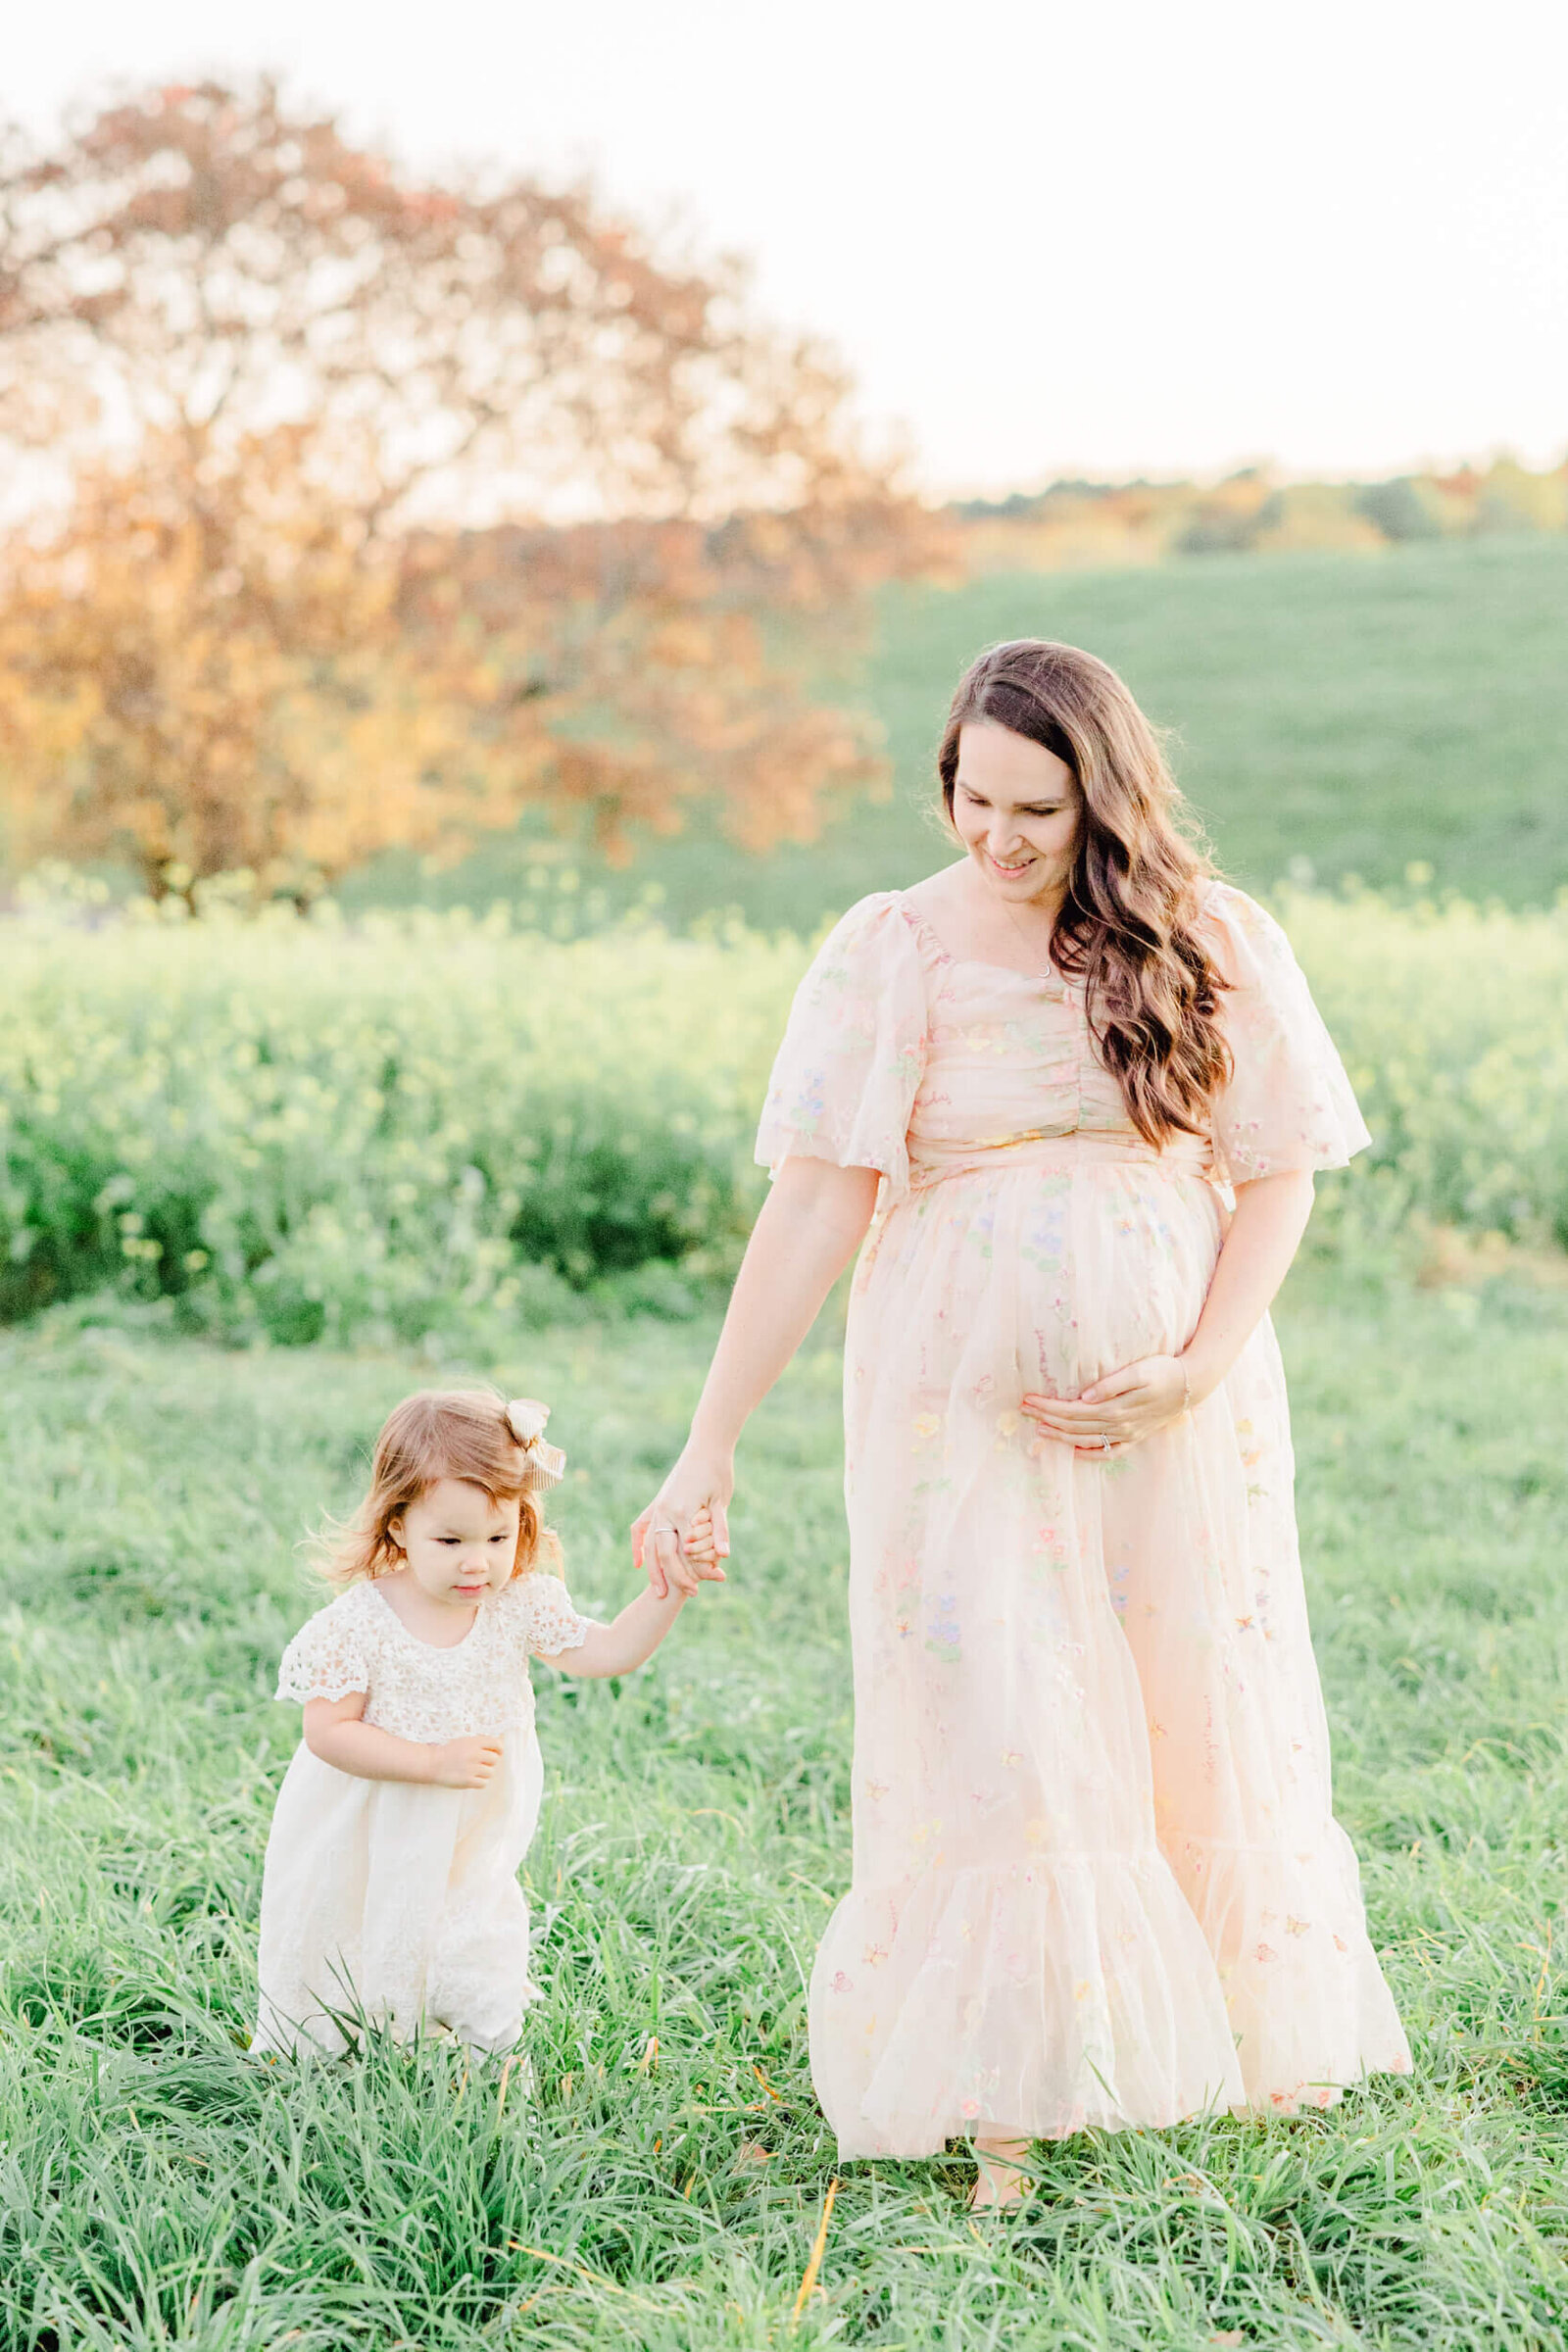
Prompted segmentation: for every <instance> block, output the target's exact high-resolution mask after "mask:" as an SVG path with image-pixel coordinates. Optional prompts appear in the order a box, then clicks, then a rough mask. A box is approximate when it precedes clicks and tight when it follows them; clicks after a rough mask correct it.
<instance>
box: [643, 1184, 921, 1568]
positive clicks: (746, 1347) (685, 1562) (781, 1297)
mask: <svg viewBox="0 0 1568 2352" xmlns="http://www.w3.org/2000/svg"><path fill="white" fill-rule="evenodd" d="M877 1181H878V1179H877V1172H876V1170H875V1169H874V1168H840V1167H836V1166H834V1165H833V1164H832V1162H831V1161H829V1160H825V1159H795V1158H791V1159H786V1160H785V1162H784V1165H783V1166H782V1167H781V1168H780V1170H779V1172H778V1176H777V1178H776V1179H775V1181H774V1183H773V1184H772V1186H771V1187H770V1189H769V1191H768V1196H767V1199H766V1200H765V1201H763V1203H762V1207H761V1213H760V1216H759V1217H758V1220H757V1223H756V1225H755V1226H754V1227H753V1228H752V1238H751V1240H750V1241H749V1242H748V1244H747V1246H746V1255H745V1257H744V1258H743V1259H742V1261H741V1270H740V1273H739V1274H738V1275H737V1276H736V1279H735V1289H734V1292H733V1293H732V1295H731V1298H730V1302H729V1311H728V1313H727V1314H726V1315H725V1317H724V1328H723V1330H722V1331H721V1332H720V1334H719V1340H718V1346H717V1348H715V1349H714V1351H713V1361H712V1363H711V1366H710V1369H709V1374H708V1378H707V1380H706V1382H705V1383H704V1385H703V1394H702V1397H701V1399H700V1401H699V1403H698V1407H697V1411H696V1413H695V1414H694V1415H693V1417H692V1428H691V1435H690V1437H689V1438H688V1439H687V1441H686V1445H685V1447H684V1448H683V1450H682V1452H681V1456H680V1459H679V1460H678V1461H677V1462H676V1464H675V1466H674V1468H673V1469H672V1470H671V1472H670V1474H669V1476H668V1477H667V1478H666V1479H665V1481H664V1483H663V1485H662V1487H661V1488H660V1490H659V1493H658V1495H656V1496H655V1497H654V1500H653V1501H652V1502H651V1503H650V1504H649V1506H648V1508H647V1510H645V1511H644V1512H643V1513H642V1514H641V1516H640V1517H639V1518H638V1520H637V1521H636V1524H635V1525H634V1527H633V1529H632V1543H633V1546H634V1548H635V1549H636V1551H637V1554H638V1557H639V1560H640V1561H641V1563H642V1564H643V1565H645V1566H646V1568H647V1570H648V1581H649V1585H650V1587H651V1588H652V1591H653V1593H655V1594H656V1595H658V1596H659V1597H660V1598H662V1597H663V1596H664V1595H665V1594H666V1593H668V1592H669V1591H670V1588H671V1587H673V1588H674V1589H675V1590H676V1591H677V1592H678V1593H695V1592H696V1590H697V1585H698V1581H699V1578H700V1577H702V1576H704V1575H707V1576H711V1575H712V1574H713V1573H714V1572H713V1570H712V1569H711V1568H704V1567H702V1566H701V1565H700V1564H696V1565H694V1563H693V1562H692V1561H690V1560H689V1559H687V1558H686V1557H685V1556H684V1554H683V1552H682V1549H681V1545H682V1543H683V1541H684V1539H685V1537H686V1535H687V1533H688V1531H689V1530H690V1529H691V1527H692V1526H693V1524H694V1523H695V1521H696V1518H697V1514H698V1512H699V1510H700V1509H701V1507H702V1505H703V1504H704V1503H705V1502H711V1504H712V1507H713V1536H714V1540H715V1542H716V1544H717V1545H718V1549H719V1557H720V1559H722V1558H723V1556H724V1554H725V1553H726V1552H727V1550H728V1548H729V1538H728V1534H727V1531H726V1529H725V1525H724V1505H725V1504H726V1503H727V1502H728V1500H729V1498H730V1495H732V1493H733V1492H734V1486H735V1470H734V1453H735V1444H736V1440H737V1439H738V1438H739V1436H740V1434H741V1431H742V1430H743V1429H744V1428H745V1426H746V1423H747V1421H748V1419H749V1418H750V1416H751V1414H752V1413H753V1412H754V1411H755V1410H756V1408H757V1406H758V1405H759V1404H760V1402H761V1400H762V1398H763V1397H765V1396H766V1395H767V1392H768V1390H769V1389H770V1388H771V1387H772V1386H773V1383H774V1382H775V1381H776V1380H777V1378H778V1376H779V1374H780V1373H781V1372H782V1371H783V1370H784V1367H785V1365H786V1364H787V1363H788V1362H789V1360H790V1358H791V1356H792V1355H793V1354H794V1353H795V1350H796V1348H799V1346H800V1344H801V1342H802V1341H803V1340H804V1339H805V1337H806V1335H807V1333H808V1332H809V1330H810V1328H811V1325H812V1324H813V1323H814V1322H815V1320H816V1318H817V1315H818V1313H819V1311H820V1309H821V1305H822V1301H823V1300H824V1299H826V1297H827V1295H828V1293H829V1291H830V1290H831V1289H832V1288H833V1285H834V1284H835V1282H837V1280H838V1278H839V1276H840V1275H841V1274H842V1273H843V1271H844V1269H845V1267H846V1266H847V1265H848V1264H849V1262H850V1260H851V1258H852V1257H853V1256H854V1255H855V1252H856V1251H857V1250H858V1248H859V1247H860V1244H861V1242H862V1241H863V1240H864V1239H865V1234H866V1228H867V1227H868V1226H869V1224H870V1222H871V1212H872V1210H873V1209H874V1208H875V1206H876V1188H877Z"/></svg>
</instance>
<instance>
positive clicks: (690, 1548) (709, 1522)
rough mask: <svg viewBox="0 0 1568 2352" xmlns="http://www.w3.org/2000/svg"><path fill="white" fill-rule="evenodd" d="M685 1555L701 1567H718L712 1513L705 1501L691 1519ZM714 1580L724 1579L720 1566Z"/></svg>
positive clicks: (720, 1580)
mask: <svg viewBox="0 0 1568 2352" xmlns="http://www.w3.org/2000/svg"><path fill="white" fill-rule="evenodd" d="M686 1557H687V1558H688V1559H689V1560H695V1561H696V1562H697V1563H698V1565H699V1566H700V1567H703V1568H716V1567H718V1557H719V1553H718V1545H717V1544H715V1543H714V1541H713V1514H712V1512H711V1510H710V1509H709V1507H708V1505H707V1503H706V1502H705V1503H704V1505H703V1507H702V1509H701V1510H700V1511H699V1512H698V1514H697V1516H696V1518H695V1519H694V1520H693V1521H692V1531H691V1534H690V1535H689V1536H688V1537H687V1539H686ZM716 1581H717V1582H719V1583H720V1584H722V1583H723V1581H724V1572H723V1570H722V1569H721V1568H720V1569H719V1572H718V1578H717V1580H716Z"/></svg>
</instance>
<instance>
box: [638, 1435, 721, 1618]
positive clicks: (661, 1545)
mask: <svg viewBox="0 0 1568 2352" xmlns="http://www.w3.org/2000/svg"><path fill="white" fill-rule="evenodd" d="M734 1492H735V1472H734V1469H733V1466H732V1465H731V1463H730V1462H729V1461H728V1460H727V1459H724V1460H719V1459H716V1458H715V1459H714V1460H713V1461H712V1462H711V1463H702V1462H696V1461H693V1462H690V1463H688V1461H687V1460H686V1457H685V1455H684V1454H683V1455H682V1456H681V1459H680V1460H679V1461H678V1462H677V1463H676V1464H675V1467H674V1469H673V1470H672V1471H671V1472H670V1474H669V1476H668V1478H666V1479H665V1481H664V1483H663V1485H662V1487H661V1488H660V1490H659V1493H658V1494H657V1495H655V1496H654V1499H653V1501H652V1502H651V1503H649V1505H648V1507H647V1509H646V1510H643V1511H639V1513H638V1515H637V1517H636V1518H635V1519H634V1520H633V1521H632V1526H631V1556H632V1558H633V1559H634V1560H635V1561H636V1563H637V1566H638V1567H639V1568H643V1569H646V1570H647V1573H648V1583H649V1586H650V1589H651V1590H652V1592H653V1593H654V1594H655V1596H656V1597H657V1598H658V1599H660V1600H663V1599H665V1598H666V1597H667V1595H668V1594H669V1593H671V1592H672V1591H673V1592H675V1593H681V1594H682V1595H683V1596H684V1597H686V1598H688V1599H689V1598H690V1597H691V1595H692V1594H693V1593H695V1592H696V1590H697V1588H698V1585H699V1584H701V1583H705V1582H706V1583H708V1584H714V1585H721V1584H723V1583H724V1582H725V1576H724V1570H723V1568H722V1566H721V1565H720V1563H721V1562H722V1561H724V1560H727V1559H728V1557H729V1524H728V1521H727V1519H726V1517H725V1509H724V1506H725V1504H726V1503H727V1502H728V1501H729V1498H730V1496H731V1495H732V1494H733V1493H734Z"/></svg>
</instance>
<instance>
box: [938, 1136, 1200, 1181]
mask: <svg viewBox="0 0 1568 2352" xmlns="http://www.w3.org/2000/svg"><path fill="white" fill-rule="evenodd" d="M1212 1157H1213V1154H1212V1152H1211V1151H1210V1148H1209V1145H1208V1142H1207V1140H1206V1138H1204V1137H1202V1136H1198V1135H1181V1136H1175V1137H1173V1138H1172V1139H1171V1141H1170V1142H1169V1143H1168V1144H1167V1145H1166V1146H1165V1149H1164V1150H1163V1151H1162V1152H1156V1151H1155V1150H1154V1149H1153V1147H1152V1145H1151V1144H1146V1143H1145V1142H1144V1140H1143V1138H1142V1136H1139V1135H1132V1134H1117V1133H1110V1132H1103V1131H1098V1132H1097V1131H1095V1130H1093V1129H1086V1128H1077V1129H1075V1130H1074V1131H1073V1132H1072V1133H1070V1134H1067V1135H1047V1134H1040V1135H1009V1136H1006V1137H1005V1138H1004V1139H1003V1140H1002V1141H1000V1142H998V1143H995V1144H983V1143H974V1142H971V1141H969V1140H965V1141H963V1142H961V1143H953V1144H944V1143H940V1142H938V1141H937V1140H936V1139H935V1138H933V1137H927V1136H921V1137H913V1136H911V1137H910V1139H909V1186H910V1190H911V1191H913V1192H923V1191H925V1190H926V1189H927V1188H928V1187H929V1186H931V1185H933V1184H941V1183H944V1182H945V1181H946V1180H947V1178H949V1177H950V1176H975V1175H986V1174H989V1172H990V1171H991V1170H992V1169H993V1168H1016V1167H1024V1168H1032V1169H1037V1170H1039V1171H1040V1172H1042V1173H1043V1174H1048V1175H1050V1174H1062V1175H1071V1174H1072V1173H1073V1171H1074V1170H1075V1169H1078V1168H1083V1167H1106V1166H1111V1167H1114V1166H1118V1165H1125V1166H1128V1167H1138V1168H1157V1169H1158V1171H1159V1172H1160V1174H1161V1175H1162V1176H1202V1177H1208V1176H1209V1175H1210V1169H1211V1164H1212Z"/></svg>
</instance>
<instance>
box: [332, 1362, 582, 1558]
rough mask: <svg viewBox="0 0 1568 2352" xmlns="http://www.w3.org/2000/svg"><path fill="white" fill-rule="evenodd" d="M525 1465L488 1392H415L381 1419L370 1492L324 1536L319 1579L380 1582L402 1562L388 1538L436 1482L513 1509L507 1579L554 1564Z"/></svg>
mask: <svg viewBox="0 0 1568 2352" xmlns="http://www.w3.org/2000/svg"><path fill="white" fill-rule="evenodd" d="M531 1472H532V1465H531V1463H530V1460H529V1457H528V1455H527V1453H526V1452H525V1451H524V1449H523V1447H522V1446H521V1445H520V1444H519V1443H518V1441H517V1439H516V1437H515V1435H514V1433H513V1429H512V1424H511V1423H510V1421H509V1420H508V1418H507V1400H506V1398H505V1397H503V1396H501V1394H500V1393H499V1391H497V1390H493V1389H421V1390H420V1391H419V1392H418V1394H417V1396H415V1397H404V1399H403V1402H402V1403H401V1404H399V1405H396V1406H394V1407H393V1409H392V1411H391V1412H390V1413H389V1414H388V1415H387V1417H386V1421H385V1423H384V1425H383V1427H382V1430H381V1434H380V1436H379V1437H378V1438H377V1439H376V1441H375V1453H374V1455H373V1457H372V1459H371V1463H370V1491H369V1493H368V1495H366V1497H365V1500H364V1501H363V1502H362V1503H361V1505H360V1507H359V1509H358V1510H357V1511H356V1512H355V1514H354V1517H353V1518H352V1519H351V1520H350V1521H349V1522H348V1524H347V1525H346V1526H345V1527H342V1528H332V1529H329V1531H328V1534H327V1538H326V1542H325V1544H324V1545H323V1549H324V1551H325V1557H324V1559H323V1561H322V1567H323V1571H324V1573H325V1574H326V1575H327V1576H328V1577H329V1578H330V1579H331V1581H332V1583H333V1584H338V1585H350V1584H353V1583H354V1582H355V1580H356V1579H357V1578H359V1577H367V1576H368V1577H375V1576H385V1575H386V1573H387V1571H388V1570H389V1569H393V1568H396V1567H398V1566H399V1565H400V1564H401V1562H402V1559H403V1547H402V1545H401V1544H399V1543H398V1541H397V1539H396V1537H395V1536H394V1535H393V1533H392V1523H393V1521H394V1520H396V1519H401V1518H402V1517H403V1514H404V1513H405V1511H407V1510H408V1509H409V1508H410V1507H411V1505H412V1504H414V1503H416V1502H417V1501H418V1499H419V1497H420V1495H423V1494H426V1493H427V1492H428V1491H429V1489H430V1488H431V1487H433V1486H434V1485H435V1484H436V1482H437V1481H438V1480H439V1479H443V1478H457V1479H462V1480H463V1481H464V1483H465V1484H466V1485H467V1486H470V1487H478V1488H479V1489H480V1491H481V1492H482V1493H483V1494H484V1495H487V1496H488V1497H489V1499H490V1501H491V1502H493V1503H496V1502H517V1503H519V1504H520V1505H521V1508H520V1510H519V1511H518V1514H517V1550H516V1555H515V1559H514V1561H513V1567H512V1573H513V1575H514V1576H524V1575H526V1574H527V1572H528V1570H529V1569H530V1568H537V1567H539V1566H540V1565H541V1563H542V1562H544V1563H548V1564H549V1565H550V1566H551V1567H553V1568H554V1567H557V1566H559V1565H560V1560H561V1545H560V1543H559V1541H558V1539H557V1537H556V1535H555V1533H554V1530H553V1529H551V1528H548V1527H546V1525H545V1523H544V1520H543V1518H542V1517H541V1515H540V1510H539V1505H538V1503H537V1501H536V1500H535V1499H534V1496H533V1495H532V1494H531V1493H530V1492H529V1486H530V1480H531Z"/></svg>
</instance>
